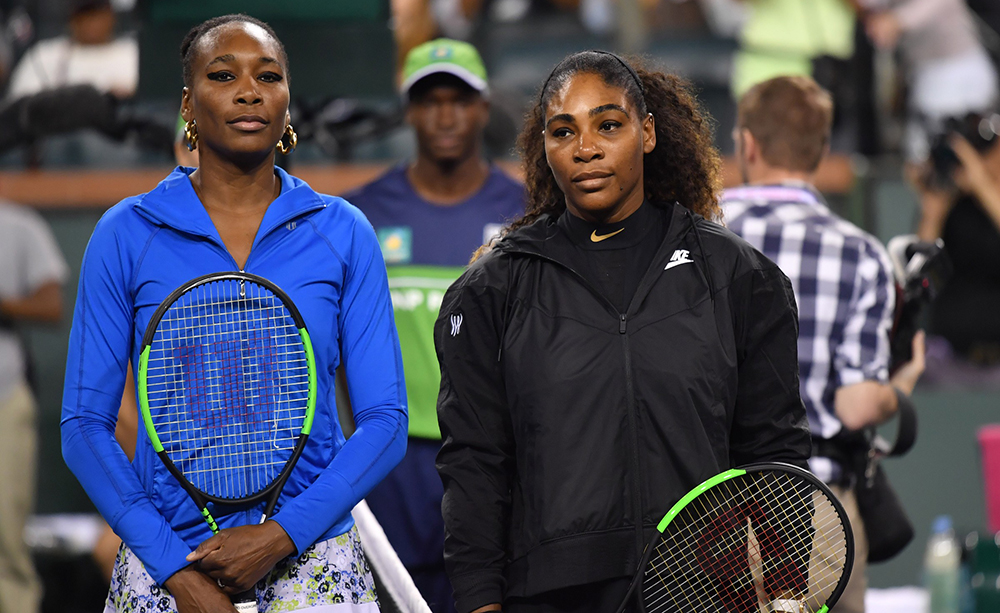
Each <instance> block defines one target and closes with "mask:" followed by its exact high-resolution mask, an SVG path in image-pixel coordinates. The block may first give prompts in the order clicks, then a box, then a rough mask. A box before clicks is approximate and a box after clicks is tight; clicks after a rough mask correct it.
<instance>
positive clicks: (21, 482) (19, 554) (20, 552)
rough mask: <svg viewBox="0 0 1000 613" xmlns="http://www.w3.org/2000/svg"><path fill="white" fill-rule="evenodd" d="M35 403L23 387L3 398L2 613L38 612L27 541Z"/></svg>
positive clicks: (37, 587) (0, 465)
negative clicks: (25, 527) (25, 525)
mask: <svg viewBox="0 0 1000 613" xmlns="http://www.w3.org/2000/svg"><path fill="white" fill-rule="evenodd" d="M35 413H36V407H35V399H34V397H33V396H32V394H31V390H29V389H28V386H27V385H25V384H22V385H20V386H18V387H17V388H16V389H15V390H14V392H13V393H11V394H10V395H9V396H7V397H6V398H3V399H0V613H36V611H38V608H39V604H40V600H41V592H42V590H41V585H40V584H39V581H38V576H37V575H36V574H35V567H34V565H33V564H32V562H31V553H30V552H29V551H28V545H27V544H26V543H25V542H24V524H25V522H26V521H27V519H28V515H29V514H30V513H31V511H32V509H33V507H34V503H35V464H36V454H37V453H38V442H37V441H38V434H37V432H36V426H35Z"/></svg>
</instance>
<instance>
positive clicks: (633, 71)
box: [538, 49, 646, 106]
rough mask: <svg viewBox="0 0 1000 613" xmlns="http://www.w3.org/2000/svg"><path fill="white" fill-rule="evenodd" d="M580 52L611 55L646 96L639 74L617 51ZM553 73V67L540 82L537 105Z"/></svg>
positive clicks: (593, 50)
mask: <svg viewBox="0 0 1000 613" xmlns="http://www.w3.org/2000/svg"><path fill="white" fill-rule="evenodd" d="M581 53H600V54H601V55H607V56H611V57H613V58H615V59H616V60H618V63H619V64H621V65H622V66H624V67H625V70H627V71H628V73H629V74H630V75H632V78H633V79H634V80H635V84H636V85H637V86H639V93H640V94H641V95H642V96H643V97H645V96H646V88H645V87H643V86H642V79H640V78H639V74H638V73H636V71H635V69H634V68H632V67H631V66H629V65H628V62H626V61H625V60H623V59H622V58H621V56H619V55H618V54H617V53H612V52H610V51H603V50H601V49H590V50H589V51H581ZM564 61H565V60H564ZM561 63H562V62H560V64H561ZM558 67H559V66H558V65H557V66H556V68H558ZM555 73H556V71H555V68H553V69H552V72H550V73H549V78H548V79H545V83H543V84H542V91H540V92H539V93H538V104H539V106H541V104H542V98H543V97H544V96H545V89H546V88H547V87H548V86H549V81H551V80H552V75H554V74H555Z"/></svg>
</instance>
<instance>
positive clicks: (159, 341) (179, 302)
mask: <svg viewBox="0 0 1000 613" xmlns="http://www.w3.org/2000/svg"><path fill="white" fill-rule="evenodd" d="M137 381H138V386H139V406H140V408H141V411H142V420H143V423H144V424H145V426H146V432H147V433H148V434H149V439H150V442H151V443H152V444H153V449H155V450H156V453H157V455H158V456H159V457H160V459H161V460H163V463H164V465H166V467H167V469H168V470H169V471H170V473H171V474H172V475H173V476H174V477H175V478H176V479H177V481H178V482H179V483H180V484H181V485H182V486H183V487H184V489H185V490H186V491H187V493H188V494H189V495H190V496H191V499H192V500H194V502H195V504H197V505H198V508H199V509H200V510H201V514H202V516H203V517H204V518H205V521H206V522H207V523H208V525H209V527H211V529H212V532H213V533H218V532H219V527H218V525H217V524H216V521H215V518H214V517H212V512H211V511H210V510H209V505H210V504H211V505H213V508H214V507H215V505H235V506H250V505H253V504H255V503H258V502H260V501H262V500H264V499H267V504H266V506H265V508H264V514H263V517H261V520H260V521H261V523H263V522H264V520H266V519H267V518H268V517H269V516H270V515H271V513H272V512H273V511H274V507H275V504H276V503H277V501H278V496H279V494H280V493H281V488H282V487H283V486H284V484H285V481H286V480H287V479H288V475H289V473H291V471H292V468H293V466H294V465H295V462H296V460H298V458H299V455H301V453H302V448H303V447H304V446H305V444H306V440H307V439H308V438H309V430H310V427H311V426H312V421H313V414H314V411H315V408H316V363H315V358H314V356H313V349H312V343H311V342H310V340H309V333H308V332H307V331H306V327H305V323H304V322H303V320H302V316H301V315H300V314H299V312H298V309H296V308H295V305H294V304H292V301H291V300H290V299H289V298H288V296H287V295H286V294H285V293H284V292H283V291H281V289H279V288H278V287H277V286H276V285H274V284H273V283H271V282H270V281H268V280H267V279H264V278H261V277H258V276H256V275H251V274H246V273H242V272H240V273H233V272H227V273H217V274H210V275H206V276H203V277H199V278H197V279H194V280H192V281H189V282H187V283H185V284H184V285H183V286H181V287H179V288H178V289H176V290H175V291H174V292H173V293H171V294H170V295H169V296H167V298H166V299H165V300H164V301H163V302H162V303H161V304H160V306H159V307H158V308H157V309H156V311H155V312H154V313H153V317H152V318H151V319H150V322H149V325H148V326H147V327H146V333H145V335H144V336H143V339H142V353H141V356H140V359H139V374H138V379H137ZM233 603H234V605H236V609H237V611H239V612H240V613H254V612H256V611H257V598H256V594H255V591H254V588H250V589H249V590H247V591H246V592H243V593H242V594H238V595H237V596H234V597H233Z"/></svg>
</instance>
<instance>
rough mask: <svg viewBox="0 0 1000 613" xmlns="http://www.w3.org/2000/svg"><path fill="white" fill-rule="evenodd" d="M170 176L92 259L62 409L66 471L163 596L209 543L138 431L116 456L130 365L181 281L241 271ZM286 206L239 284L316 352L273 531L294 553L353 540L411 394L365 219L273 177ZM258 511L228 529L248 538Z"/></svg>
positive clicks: (273, 215)
mask: <svg viewBox="0 0 1000 613" xmlns="http://www.w3.org/2000/svg"><path fill="white" fill-rule="evenodd" d="M191 172H193V169H191V168H177V169H176V170H174V172H173V173H171V174H170V175H169V176H168V177H167V178H166V179H164V180H163V181H162V182H160V184H159V185H158V186H157V187H156V188H155V189H154V190H152V191H151V192H149V193H147V194H143V195H140V196H135V197H132V198H128V199H126V200H123V201H122V202H120V203H119V204H117V205H116V206H114V207H112V208H111V209H110V210H109V211H108V212H107V213H106V214H105V215H104V216H103V217H102V218H101V220H100V222H98V224H97V227H96V228H95V229H94V234H93V236H92V237H91V239H90V243H89V244H88V246H87V251H86V254H85V255H84V259H83V268H82V270H81V272H80V288H79V293H78V295H77V301H76V308H75V310H74V313H73V329H72V332H71V333H70V341H69V356H68V359H67V362H66V384H65V388H64V393H63V407H62V445H63V456H64V458H65V459H66V463H67V464H68V465H69V467H70V469H71V470H72V471H73V472H74V474H76V477H77V478H78V479H79V480H80V483H81V484H82V485H83V487H84V489H85V490H86V491H87V493H88V494H89V495H90V498H91V500H93V501H94V504H95V505H96V506H97V508H98V510H99V511H100V512H101V514H102V515H103V516H104V518H105V519H106V520H107V521H108V524H110V525H111V527H112V528H113V529H114V531H115V532H116V533H117V534H118V535H119V536H121V538H122V540H123V541H124V542H125V543H126V544H127V545H128V546H129V547H130V548H131V549H132V551H134V552H135V554H136V555H137V556H139V559H140V560H142V562H143V563H144V564H145V566H146V569H147V570H148V571H149V573H150V575H151V576H152V577H153V579H155V580H156V581H157V582H158V583H160V584H163V583H164V582H165V581H166V580H167V579H168V578H169V577H170V576H171V575H173V574H174V573H175V572H177V571H178V570H180V569H181V568H183V567H184V566H186V565H187V564H188V562H187V561H186V560H185V556H187V554H188V553H190V552H191V551H192V550H193V549H194V548H195V547H197V546H198V544H199V543H201V542H202V541H204V540H205V539H207V538H209V537H210V536H211V535H212V532H211V530H210V529H209V528H208V526H207V524H206V523H205V521H204V520H203V519H202V517H201V514H200V513H199V511H198V509H197V507H196V506H195V504H194V502H192V501H191V498H190V497H189V496H188V495H187V494H186V493H185V492H184V490H183V489H181V487H180V486H179V485H178V484H177V482H176V481H175V480H174V478H173V477H172V476H170V474H169V473H168V472H167V470H166V468H164V466H163V463H162V462H161V461H160V460H159V458H157V457H156V453H155V452H154V451H153V449H152V446H151V445H150V443H149V439H148V438H147V436H146V433H145V430H144V429H143V428H139V436H138V444H137V448H136V454H135V459H134V461H133V462H132V463H131V464H130V463H129V461H128V459H127V458H126V456H125V454H124V452H123V451H122V449H121V447H120V446H119V445H118V443H117V442H116V441H115V437H114V432H115V422H116V421H117V416H118V408H119V405H120V400H121V395H122V389H123V387H124V384H125V373H126V366H127V364H128V361H129V359H131V360H132V363H133V364H138V363H139V349H140V346H141V344H142V335H143V332H144V331H145V329H146V325H147V323H148V322H149V319H150V317H151V316H152V314H153V311H154V310H155V309H156V307H157V306H158V305H159V304H160V302H161V301H162V300H163V299H164V298H166V296H167V295H168V294H169V293H170V292H171V291H173V290H174V289H176V288H177V287H178V286H180V285H181V284H182V283H184V282H185V281H188V280H190V279H193V278H195V277H198V276H200V275H204V274H208V273H212V272H221V271H231V270H235V269H237V268H238V266H237V264H236V262H235V260H234V259H233V258H232V256H231V255H230V254H229V252H228V251H227V250H226V247H225V246H224V244H223V243H222V240H221V238H220V237H219V234H218V232H217V231H216V229H215V226H214V224H213V223H212V221H211V219H210V218H209V216H208V213H207V212H206V211H205V208H204V207H203V206H202V204H201V201H200V200H199V199H198V196H197V195H196V194H195V191H194V188H193V187H192V186H191V181H190V180H189V178H188V175H189V174H190V173H191ZM275 172H276V173H277V175H278V177H279V179H280V180H281V194H280V195H279V196H278V198H276V199H275V200H274V201H273V202H272V203H271V204H270V206H268V209H267V212H266V213H265V215H264V219H263V221H262V222H261V225H260V228H259V229H258V231H257V236H256V237H255V238H254V242H253V247H252V248H251V250H250V256H249V257H248V259H247V262H246V266H245V268H244V270H245V271H246V272H250V273H253V274H257V275H260V276H262V277H265V278H267V279H270V280H271V281H273V282H274V283H275V284H277V285H278V286H279V287H281V288H282V289H283V290H285V291H286V292H287V293H288V295H289V296H290V297H291V299H292V301H293V302H294V303H295V304H296V306H298V308H299V311H300V312H301V313H302V316H303V318H304V319H305V323H306V327H307V328H308V330H309V333H310V337H311V338H312V340H313V344H314V348H315V352H316V367H317V371H318V378H319V386H318V388H319V389H318V400H317V404H316V417H315V421H314V423H313V427H312V432H311V434H310V438H309V441H308V443H307V444H306V447H305V449H304V451H303V454H302V457H301V458H300V459H299V461H298V463H297V464H296V466H295V469H294V471H293V472H292V474H291V477H290V478H289V480H288V483H287V484H286V485H285V488H284V491H283V492H282V495H281V498H280V499H279V502H278V511H277V512H276V513H275V514H274V515H273V516H272V517H271V519H273V520H274V521H276V522H278V523H279V524H280V525H281V527H282V528H283V529H284V530H285V532H287V533H288V535H289V536H290V537H291V539H292V541H293V542H294V543H295V547H296V549H297V550H298V551H299V552H301V551H303V550H304V549H306V548H307V547H308V546H310V545H311V544H313V543H315V542H318V541H321V540H325V539H327V538H331V537H333V536H336V535H338V534H342V533H344V532H346V531H347V530H349V529H350V528H351V526H352V525H353V520H352V519H351V514H350V512H351V509H352V508H353V507H354V505H355V504H357V502H358V501H359V500H361V499H362V498H363V497H364V496H365V494H367V493H368V491H369V490H371V488H372V487H374V486H375V484H376V483H378V482H379V481H380V480H381V479H382V477H384V476H385V475H386V473H388V472H389V470H390V469H392V467H393V466H395V465H396V463H398V462H399V460H400V459H401V458H402V457H403V453H404V451H405V447H406V430H407V416H406V390H405V386H404V383H403V367H402V360H401V358H400V353H399V341H398V339H397V337H396V328H395V326H394V324H393V314H392V303H391V301H390V298H389V289H388V283H387V281H386V272H385V264H384V263H383V261H382V255H381V251H380V249H379V245H378V241H377V240H376V238H375V232H374V230H373V229H372V227H371V224H369V223H368V221H367V219H365V217H364V215H362V214H361V212H360V211H358V209H356V208H355V207H354V206H352V205H350V204H349V203H348V202H347V201H345V200H343V199H342V198H336V197H333V196H326V195H320V194H317V193H316V192H314V191H313V190H312V189H311V188H310V187H309V186H308V185H307V184H306V183H305V182H303V181H301V180H299V179H296V178H295V177H292V176H290V175H288V174H287V173H285V172H284V171H283V170H281V169H280V168H276V169H275ZM341 361H343V362H344V363H345V364H350V367H349V368H348V369H347V383H348V391H349V392H350V396H351V401H352V407H353V411H354V419H355V422H356V426H357V429H356V431H355V433H354V435H353V436H351V438H350V440H349V441H347V442H346V443H345V440H344V434H343V432H342V431H341V428H340V424H339V421H338V419H337V409H336V403H335V401H334V389H333V388H334V371H335V370H336V368H337V366H338V365H339V364H340V363H341ZM262 507H263V505H260V506H258V507H257V508H255V509H250V510H245V511H243V510H241V511H239V512H236V513H232V514H229V515H227V514H226V513H227V511H226V510H225V509H221V510H220V511H219V512H215V511H213V514H214V515H215V517H216V519H217V520H219V525H220V527H222V528H225V527H230V526H235V525H242V524H248V523H256V522H257V521H258V520H259V518H260V513H261V512H262V510H263V509H262Z"/></svg>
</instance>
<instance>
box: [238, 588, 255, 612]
mask: <svg viewBox="0 0 1000 613" xmlns="http://www.w3.org/2000/svg"><path fill="white" fill-rule="evenodd" d="M233 606H234V607H236V613H258V611H257V592H256V590H254V588H250V589H249V590H247V591H245V592H240V593H239V594H237V595H235V596H233Z"/></svg>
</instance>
